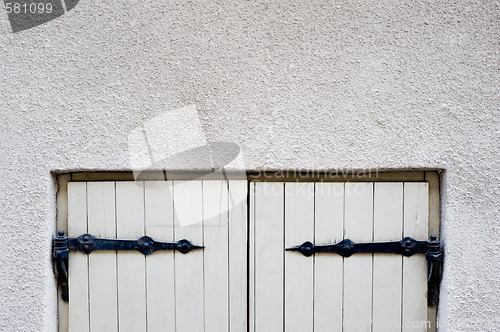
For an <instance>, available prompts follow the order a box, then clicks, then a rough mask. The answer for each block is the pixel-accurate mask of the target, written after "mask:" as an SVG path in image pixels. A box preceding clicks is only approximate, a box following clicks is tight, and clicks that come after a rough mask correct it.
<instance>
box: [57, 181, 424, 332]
mask: <svg viewBox="0 0 500 332" xmlns="http://www.w3.org/2000/svg"><path fill="white" fill-rule="evenodd" d="M85 233H89V234H91V235H93V236H95V237H99V238H109V239H129V240H134V239H135V240H136V239H138V238H140V237H142V236H144V235H147V236H149V237H151V238H153V239H154V240H157V241H163V242H176V241H179V240H182V239H187V240H189V241H190V242H191V243H192V244H194V245H198V246H203V249H198V250H192V251H190V252H189V253H186V254H183V253H181V252H179V251H175V250H174V251H170V250H159V251H155V252H153V253H152V254H149V255H143V254H142V253H140V252H138V251H109V250H107V251H105V250H103V251H94V252H91V253H90V254H84V253H81V252H78V251H72V252H71V253H70V255H69V301H68V302H67V304H62V305H67V306H68V310H67V312H68V329H69V331H71V332H74V331H85V332H86V331H133V332H137V331H207V332H211V331H214V332H215V331H217V332H219V331H248V330H250V331H259V332H260V331H263V332H267V331H284V330H286V331H354V332H357V331H402V330H403V331H425V330H427V327H428V323H427V300H426V295H427V294H426V293H427V263H426V260H425V255H422V254H416V255H413V256H412V257H403V256H401V255H394V254H356V255H353V256H351V257H346V258H343V257H341V256H339V255H336V254H328V253H317V254H315V255H312V256H310V257H306V256H304V255H302V254H300V253H299V252H296V251H286V250H285V249H286V248H290V247H293V246H297V245H300V244H302V243H304V242H305V241H310V242H312V243H315V244H327V243H338V242H340V241H342V240H343V239H347V238H349V239H350V240H352V241H354V242H380V241H399V240H401V239H402V237H406V236H409V237H412V238H415V239H417V240H425V239H427V237H428V186H427V183H425V182H391V183H382V182H380V183H373V182H366V183H361V182H357V183H354V182H353V183H326V182H247V181H243V180H231V181H226V180H203V181H194V180H193V181H135V182H125V181H121V182H70V183H69V185H68V236H70V237H78V236H80V235H82V234H85Z"/></svg>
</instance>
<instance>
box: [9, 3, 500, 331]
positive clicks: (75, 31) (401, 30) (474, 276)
mask: <svg viewBox="0 0 500 332" xmlns="http://www.w3.org/2000/svg"><path fill="white" fill-rule="evenodd" d="M0 13H1V14H0V45H1V50H0V70H1V71H0V73H1V81H0V87H1V97H0V111H1V120H0V124H1V127H0V128H1V139H0V153H1V157H0V158H1V164H0V170H1V172H0V202H1V203H0V223H1V241H0V253H1V254H0V255H1V258H0V276H1V277H0V330H1V331H54V330H55V329H56V296H55V295H54V294H55V284H54V280H53V275H52V270H51V264H50V244H51V238H52V235H53V234H54V231H55V185H54V183H53V179H52V176H51V171H56V170H62V171H68V170H71V171H78V170H124V169H128V168H129V167H130V163H129V159H128V151H127V149H128V146H127V136H128V135H129V133H130V132H131V131H132V130H133V129H134V128H135V127H137V126H139V125H141V124H142V123H143V121H144V120H146V119H150V118H152V117H154V116H156V115H159V114H162V113H163V112H165V111H167V110H171V109H174V108H178V107H182V106H187V105H191V104H196V105H197V107H198V109H199V110H200V114H201V119H200V120H201V124H202V126H203V129H204V130H205V132H206V133H207V138H208V139H210V140H224V141H231V142H235V143H237V144H239V145H240V146H241V147H242V149H243V150H244V154H245V162H246V165H247V167H248V168H249V169H296V168H308V169H331V168H349V169H351V168H354V169H360V168H384V169H416V168H441V169H445V170H446V171H445V173H444V176H443V180H444V181H443V183H442V237H443V239H444V240H445V241H446V264H445V270H444V279H443V286H442V291H441V306H440V309H439V315H440V318H441V320H442V321H445V322H447V323H448V326H449V328H448V331H497V330H498V329H496V328H495V327H493V326H494V325H490V327H489V328H485V327H483V326H481V323H487V322H488V320H489V321H490V323H491V321H492V320H494V319H496V322H497V324H498V325H500V322H499V316H500V296H499V294H500V259H499V257H500V217H499V213H498V211H499V208H500V203H499V202H500V188H499V180H500V179H499V174H500V169H499V151H498V149H499V143H500V140H499V134H500V133H499V130H500V120H499V115H500V112H499V107H498V106H499V98H498V95H499V91H498V90H499V89H498V80H499V68H498V65H499V58H498V50H499V40H500V38H499V31H500V24H499V5H498V1H493V0H491V1H462V0H460V1H414V0H412V1H398V4H396V1H389V0H387V1H328V2H327V1H321V2H318V1H287V2H286V3H285V2H283V1H274V2H261V1H259V2H255V1H233V2H232V3H225V2H217V3H216V2H215V1H205V2H204V3H201V2H200V3H198V2H197V1H192V2H184V1H168V2H167V1H151V0H149V1H136V0H122V1H116V0H107V1H91V0H81V1H80V3H79V4H78V5H77V6H76V8H75V9H74V10H72V11H70V12H68V13H67V14H65V15H63V16H62V17H60V18H58V19H56V20H53V21H51V22H49V23H47V24H44V25H41V26H38V27H35V28H33V29H29V30H25V31H23V32H19V33H16V34H13V33H12V32H11V31H10V26H9V23H8V21H7V15H6V13H5V11H4V10H3V9H0ZM498 325H496V326H498Z"/></svg>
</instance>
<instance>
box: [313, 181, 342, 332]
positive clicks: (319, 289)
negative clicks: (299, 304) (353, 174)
mask: <svg viewBox="0 0 500 332" xmlns="http://www.w3.org/2000/svg"><path fill="white" fill-rule="evenodd" d="M314 209H315V217H314V219H315V222H314V227H315V231H314V241H315V243H316V244H330V243H338V242H340V241H342V239H343V234H344V184H343V183H324V182H321V183H316V190H315V202H314ZM343 265H344V260H343V258H342V257H341V256H338V255H331V254H316V255H314V269H315V273H314V331H318V332H321V331H342V292H343V270H344V266H343Z"/></svg>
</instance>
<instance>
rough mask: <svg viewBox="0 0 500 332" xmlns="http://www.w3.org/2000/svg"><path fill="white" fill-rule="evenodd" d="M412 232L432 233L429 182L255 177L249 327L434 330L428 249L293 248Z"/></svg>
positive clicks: (395, 238)
mask: <svg viewBox="0 0 500 332" xmlns="http://www.w3.org/2000/svg"><path fill="white" fill-rule="evenodd" d="M406 236H409V237H412V238H414V239H417V240H426V239H427V238H428V186H427V183H424V182H391V183H319V182H318V183H313V182H287V183H280V182H253V183H250V262H249V263H250V278H249V280H250V288H249V289H250V307H249V310H250V330H251V331H257V332H260V331H345V332H351V331H352V332H363V331H374V332H375V331H383V332H386V331H426V330H427V327H428V326H429V323H428V322H427V299H426V293H427V284H426V282H427V263H426V259H425V255H423V254H416V255H414V256H412V257H403V256H401V255H395V254H355V255H353V256H351V257H347V258H343V257H341V256H338V255H336V254H315V255H313V256H311V257H305V256H303V255H301V254H300V253H298V252H292V251H285V250H284V249H285V248H287V247H292V246H296V245H300V244H302V243H304V242H305V241H311V242H312V243H316V244H328V243H337V242H340V241H341V240H343V239H347V238H349V239H351V240H352V241H354V242H382V241H400V240H401V239H402V238H403V237H406Z"/></svg>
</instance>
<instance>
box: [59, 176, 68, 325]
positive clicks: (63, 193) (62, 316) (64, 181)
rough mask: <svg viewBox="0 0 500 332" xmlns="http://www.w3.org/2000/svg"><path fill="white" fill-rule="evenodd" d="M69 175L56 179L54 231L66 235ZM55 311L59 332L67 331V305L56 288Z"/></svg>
mask: <svg viewBox="0 0 500 332" xmlns="http://www.w3.org/2000/svg"><path fill="white" fill-rule="evenodd" d="M70 180H71V175H69V174H61V175H59V176H58V177H57V185H58V186H57V195H56V200H57V228H56V231H59V230H63V231H64V233H65V234H68V182H69V181H70ZM57 299H58V301H57V309H58V316H57V318H58V323H59V330H60V331H68V330H69V303H68V302H66V301H63V300H62V298H61V289H60V287H58V288H57Z"/></svg>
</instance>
